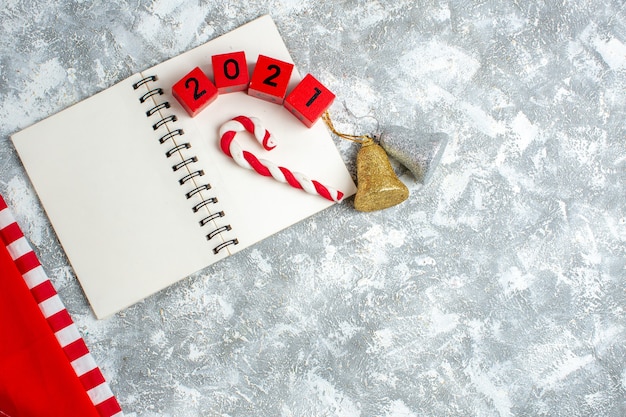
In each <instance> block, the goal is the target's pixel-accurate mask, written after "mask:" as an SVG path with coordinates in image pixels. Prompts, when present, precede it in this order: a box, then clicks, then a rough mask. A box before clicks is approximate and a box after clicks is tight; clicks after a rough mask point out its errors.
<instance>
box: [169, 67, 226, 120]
mask: <svg viewBox="0 0 626 417" xmlns="http://www.w3.org/2000/svg"><path fill="white" fill-rule="evenodd" d="M172 95H173V96H174V97H175V98H176V100H178V102H179V103H180V104H181V106H183V108H184V109H185V110H186V111H187V113H189V115H190V116H191V117H194V116H195V115H196V114H198V113H200V112H201V111H202V110H203V109H204V108H205V107H206V106H208V105H209V104H211V103H212V102H213V101H214V100H215V99H216V98H217V96H218V92H217V88H216V87H215V85H214V84H213V83H212V82H211V80H209V78H208V77H207V76H206V74H205V73H204V72H202V70H201V69H200V68H199V67H196V68H194V69H193V70H191V71H190V72H189V73H188V74H187V75H185V76H184V77H183V78H181V79H180V81H178V82H177V83H176V84H174V86H173V87H172Z"/></svg>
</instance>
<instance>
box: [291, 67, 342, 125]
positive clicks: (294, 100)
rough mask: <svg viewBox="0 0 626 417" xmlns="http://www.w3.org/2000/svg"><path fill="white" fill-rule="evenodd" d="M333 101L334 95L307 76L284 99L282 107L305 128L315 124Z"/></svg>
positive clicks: (310, 76)
mask: <svg viewBox="0 0 626 417" xmlns="http://www.w3.org/2000/svg"><path fill="white" fill-rule="evenodd" d="M334 100H335V95H334V94H333V93H332V92H331V91H330V90H329V89H328V88H326V87H324V86H323V85H322V83H320V82H319V81H318V80H317V79H315V78H314V77H313V76H312V75H311V74H307V75H306V76H305V77H304V78H303V79H302V81H300V84H298V85H297V86H296V87H295V88H294V89H293V91H292V92H291V93H289V95H288V96H287V98H286V99H285V103H284V106H285V108H286V109H287V110H289V111H290V112H291V113H292V114H293V115H294V116H296V117H297V118H298V120H300V121H301V122H302V123H304V124H305V126H306V127H311V126H313V125H314V124H315V122H316V121H317V119H319V118H320V117H321V116H322V114H323V113H324V112H325V111H326V110H327V109H328V108H329V107H330V105H331V104H332V103H333V101H334Z"/></svg>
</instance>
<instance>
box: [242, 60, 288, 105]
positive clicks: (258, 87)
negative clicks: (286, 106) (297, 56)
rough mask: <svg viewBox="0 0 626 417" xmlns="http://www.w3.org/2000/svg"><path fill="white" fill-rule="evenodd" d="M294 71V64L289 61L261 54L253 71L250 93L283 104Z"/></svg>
mask: <svg viewBox="0 0 626 417" xmlns="http://www.w3.org/2000/svg"><path fill="white" fill-rule="evenodd" d="M292 71H293V64H291V63H289V62H284V61H280V60H278V59H274V58H270V57H267V56H265V55H259V58H258V59H257V62H256V65H255V66H254V71H253V72H252V79H251V80H250V86H249V87H248V94H249V95H251V96H252V97H256V98H260V99H262V100H267V101H271V102H272V103H276V104H283V101H284V100H285V94H286V93H287V86H288V85H289V79H290V78H291V72H292Z"/></svg>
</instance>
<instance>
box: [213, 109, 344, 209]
mask: <svg viewBox="0 0 626 417" xmlns="http://www.w3.org/2000/svg"><path fill="white" fill-rule="evenodd" d="M244 130H247V131H248V132H250V133H252V134H253V135H254V137H255V138H256V140H257V141H258V142H259V143H260V144H261V146H263V148H265V149H266V150H268V151H271V150H272V149H274V148H275V147H276V143H275V142H274V139H273V136H272V134H271V133H270V132H268V131H267V129H265V128H264V127H263V126H262V124H261V121H260V120H259V119H258V118H256V117H247V116H237V117H235V118H233V119H232V120H229V121H227V122H226V123H224V124H223V125H222V126H221V127H220V130H219V135H220V138H221V139H220V147H221V148H222V151H223V152H224V153H225V154H226V155H228V156H230V157H231V158H233V160H234V161H235V162H236V163H237V164H238V165H239V166H241V167H244V168H247V169H252V170H254V171H256V172H257V173H259V174H261V175H263V176H265V177H273V178H274V179H275V180H277V181H279V182H284V183H288V184H289V185H291V186H292V187H294V188H300V189H302V190H304V191H306V192H307V193H309V194H316V195H320V196H322V197H324V198H326V199H328V200H330V201H336V202H338V201H341V199H342V198H343V193H342V192H341V191H338V190H335V189H333V188H330V187H327V186H325V185H322V184H321V183H319V182H318V181H315V180H310V179H309V178H307V177H306V176H305V175H304V174H301V173H299V172H292V171H290V170H289V169H287V168H284V167H280V166H278V165H276V164H274V163H273V162H270V161H267V160H265V159H259V158H257V157H256V156H254V155H253V154H252V153H250V152H248V151H244V150H243V149H242V148H241V146H240V145H239V144H238V143H237V142H236V141H235V140H234V139H235V135H236V134H237V132H242V131H244Z"/></svg>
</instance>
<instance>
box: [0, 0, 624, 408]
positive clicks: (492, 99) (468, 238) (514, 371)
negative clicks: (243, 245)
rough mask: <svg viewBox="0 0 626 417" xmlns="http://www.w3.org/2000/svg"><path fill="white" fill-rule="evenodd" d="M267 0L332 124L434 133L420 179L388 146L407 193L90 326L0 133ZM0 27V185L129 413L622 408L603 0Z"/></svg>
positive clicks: (49, 7)
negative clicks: (436, 148)
mask: <svg viewBox="0 0 626 417" xmlns="http://www.w3.org/2000/svg"><path fill="white" fill-rule="evenodd" d="M266 13H270V14H271V15H272V17H273V18H274V20H275V21H276V23H277V26H278V28H279V30H280V32H281V34H282V35H283V38H284V39H285V42H286V44H287V46H288V48H289V50H290V52H291V54H292V56H293V59H294V60H295V62H296V65H297V66H298V68H299V69H300V70H301V72H303V73H305V72H311V73H313V74H315V75H316V76H317V77H318V78H320V79H321V80H323V82H324V84H326V85H327V86H328V87H329V88H331V90H333V91H334V92H335V93H336V94H337V96H338V99H337V101H336V102H335V104H334V105H333V107H332V109H331V110H332V113H333V115H334V117H335V124H336V126H337V128H338V129H340V130H343V131H346V132H348V133H371V132H372V131H375V130H376V127H377V126H380V129H381V130H384V127H385V126H388V125H391V124H396V125H400V126H404V127H407V128H410V129H414V130H415V131H418V130H421V131H432V132H444V133H447V134H448V135H449V137H450V143H449V145H448V148H447V149H446V153H445V155H444V157H443V159H442V161H441V164H440V165H439V167H438V169H437V171H436V172H435V175H434V176H433V178H432V181H431V183H430V184H429V185H428V186H426V187H424V188H421V189H420V187H419V184H418V183H417V182H416V181H415V180H414V179H413V177H412V176H411V175H410V173H409V172H408V171H406V170H405V169H403V168H402V167H401V166H399V165H398V164H394V166H395V168H396V169H397V170H398V172H399V173H400V175H401V179H402V181H403V182H405V183H406V184H407V186H408V187H409V189H410V190H411V197H410V199H409V200H408V201H407V202H405V203H403V204H402V205H400V206H397V207H395V208H392V209H388V210H385V211H380V212H375V213H369V214H364V213H359V212H356V211H354V210H353V208H352V206H351V203H352V200H347V201H346V202H344V203H343V204H341V205H338V206H335V207H333V208H331V209H329V210H327V211H324V212H322V213H321V214H319V215H317V216H315V217H313V218H311V219H308V220H306V221H304V222H302V223H300V224H298V225H297V226H294V227H292V228H290V229H288V230H286V231H284V232H282V233H280V234H278V235H276V236H274V237H272V238H271V239H268V240H267V241H264V242H262V243H260V244H258V245H256V246H255V247H253V248H252V249H249V250H246V251H244V252H242V253H240V254H237V255H235V256H233V257H231V258H229V259H227V260H225V261H222V262H220V263H218V264H216V265H214V266H213V267H210V268H208V269H206V270H204V271H201V272H199V273H197V274H195V275H194V276H191V277H190V278H188V279H186V280H183V281H182V282H180V283H179V284H177V285H174V286H172V287H170V288H168V289H167V290H164V291H162V292H160V293H159V294H157V295H155V296H152V297H150V298H149V299H147V300H145V301H144V302H142V303H139V304H137V305H135V306H133V307H131V308H129V309H127V310H125V311H123V312H122V313H120V314H117V315H115V316H113V317H111V318H109V319H107V320H102V321H97V320H95V319H94V317H93V315H92V314H91V312H90V309H89V306H88V305H87V302H86V300H85V298H84V297H83V294H82V292H81V289H80V287H79V285H78V283H77V282H76V280H75V277H74V276H73V272H72V270H71V268H70V267H69V265H68V262H67V259H66V258H65V255H64V254H63V252H62V250H61V248H60V246H59V244H58V242H57V240H56V237H55V235H54V232H53V230H52V228H51V226H50V224H49V223H48V220H47V218H46V216H45V214H44V212H43V210H42V207H41V206H40V204H39V201H38V199H37V197H36V195H35V193H34V191H33V189H32V187H31V185H30V183H29V181H28V179H27V177H26V174H25V172H24V169H23V167H22V165H21V164H20V161H19V159H18V156H17V154H16V152H15V150H14V149H13V147H12V145H11V143H10V141H9V135H10V134H12V133H14V132H16V131H17V130H19V129H21V128H24V127H26V126H28V125H30V124H32V123H33V122H35V121H38V120H40V119H42V118H44V117H46V116H49V115H52V114H54V113H56V112H58V111H60V110H62V109H64V108H65V107H67V106H69V105H71V104H73V103H76V102H78V101H79V100H81V99H84V98H86V97H88V96H90V95H92V94H94V93H96V92H98V91H101V90H102V89H104V88H106V87H108V86H110V85H112V84H114V83H116V82H118V81H120V80H122V79H123V78H125V77H127V76H128V75H130V74H132V73H134V72H136V71H139V70H142V69H145V68H148V67H150V66H152V65H154V64H156V63H158V62H160V61H162V60H164V59H166V58H169V57H172V56H175V55H177V54H179V53H181V52H183V51H185V50H188V49H190V48H191V47H193V46H197V45H199V44H201V43H204V42H205V41H207V40H210V39H212V38H213V37H215V36H218V35H220V34H223V33H225V32H227V31H229V30H231V29H234V28H236V27H238V26H239V25H241V24H243V23H245V22H248V21H250V20H252V19H254V18H256V17H258V16H260V15H262V14H266ZM0 23H1V24H0V35H1V36H0V59H1V61H0V120H1V122H2V123H1V124H0V141H1V142H0V161H1V162H0V193H2V194H3V195H4V196H5V198H6V200H7V202H8V203H9V205H10V206H11V208H12V209H13V211H14V213H15V216H16V217H17V219H18V221H19V222H20V224H21V226H22V228H23V229H24V231H25V233H26V235H27V237H28V239H29V240H30V242H31V243H32V244H33V246H34V248H35V250H36V251H37V253H38V254H39V256H40V258H41V259H42V261H43V262H44V266H45V267H46V269H47V271H48V273H49V275H50V276H51V279H52V280H53V282H54V284H55V285H56V287H57V288H58V290H59V293H60V295H61V297H62V298H63V300H64V301H65V303H66V304H67V307H68V309H69V311H70V312H71V314H72V315H73V317H74V319H75V321H76V322H77V324H78V326H79V328H80V330H81V331H82V332H83V336H84V338H85V340H86V342H87V344H88V345H89V347H90V348H91V350H92V353H93V355H94V356H95V358H96V359H97V361H98V362H99V364H100V365H101V367H102V369H103V372H104V373H105V375H106V376H107V378H108V380H109V382H110V384H111V388H112V389H113V391H114V392H115V393H116V394H117V396H118V399H119V401H120V403H121V405H122V407H123V408H124V411H125V413H126V415H127V416H133V417H152V416H172V417H174V416H175V417H188V416H232V417H235V416H237V417H238V416H283V417H288V416H346V417H356V416H385V417H401V416H402V417H404V416H494V417H495V416H500V417H507V416H568V417H571V416H623V415H626V400H625V398H626V312H625V310H624V309H625V307H626V292H625V291H626V290H625V286H624V281H625V277H626V245H625V244H626V210H625V209H624V197H625V195H626V184H625V183H626V138H625V134H626V127H625V124H624V120H625V118H626V117H625V116H626V10H625V5H624V3H623V2H622V1H617V0H612V1H605V2H590V1H584V0H571V1H548V2H544V1H539V0H532V1H517V0H513V1H496V0H485V1H474V2H470V1H460V0H450V1H443V0H432V1H417V2H416V1H413V0H397V1H372V0H370V1H347V0H346V1H336V2H323V1H318V0H298V1H295V0H275V1H256V0H253V1H249V2H242V3H238V2H230V1H216V2H208V1H187V2H183V1H175V0H163V1H152V2H149V1H143V0H138V1H133V2H124V1H121V0H118V1H60V2H59V1H53V0H29V1H19V0H8V1H7V0H5V1H4V2H3V4H2V7H1V8H0ZM364 116H369V117H364ZM336 143H337V146H338V147H339V149H340V151H341V152H342V155H343V156H344V157H345V160H346V162H347V164H348V166H349V168H350V169H351V172H354V156H355V153H356V147H355V145H354V144H352V143H349V142H347V141H342V140H340V139H336ZM42 158H45V155H42Z"/></svg>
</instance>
